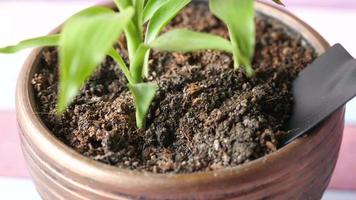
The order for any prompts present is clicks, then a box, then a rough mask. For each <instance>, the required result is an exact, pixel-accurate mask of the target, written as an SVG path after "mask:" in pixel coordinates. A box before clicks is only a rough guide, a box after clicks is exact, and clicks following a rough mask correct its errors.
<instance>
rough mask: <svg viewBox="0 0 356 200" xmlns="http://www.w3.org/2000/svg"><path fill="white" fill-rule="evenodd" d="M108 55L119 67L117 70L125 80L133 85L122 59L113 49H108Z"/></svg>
mask: <svg viewBox="0 0 356 200" xmlns="http://www.w3.org/2000/svg"><path fill="white" fill-rule="evenodd" d="M108 55H109V56H110V57H111V58H112V59H113V60H114V61H115V62H116V63H117V64H118V65H119V68H120V69H121V71H122V72H123V73H124V75H125V77H126V79H127V80H128V81H129V83H133V79H132V77H131V72H130V70H129V68H128V67H127V65H126V63H125V61H124V59H123V58H122V57H121V55H120V54H119V53H118V52H117V51H116V50H115V49H114V48H111V49H110V51H109V53H108Z"/></svg>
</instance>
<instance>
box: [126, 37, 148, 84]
mask: <svg viewBox="0 0 356 200" xmlns="http://www.w3.org/2000/svg"><path fill="white" fill-rule="evenodd" d="M148 50H149V47H148V46H146V45H145V44H141V45H140V47H139V48H138V49H137V51H136V53H135V59H134V60H133V62H132V63H131V66H130V67H131V68H130V70H131V74H132V78H133V81H134V83H140V82H142V72H143V69H142V68H143V66H144V62H145V56H146V53H147V52H148Z"/></svg>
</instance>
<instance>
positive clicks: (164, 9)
mask: <svg viewBox="0 0 356 200" xmlns="http://www.w3.org/2000/svg"><path fill="white" fill-rule="evenodd" d="M190 2H191V0H168V1H167V3H165V4H164V5H162V6H161V7H160V8H159V9H158V10H157V11H156V12H155V13H154V14H153V16H152V18H151V20H150V22H149V23H148V27H147V32H146V38H145V43H146V44H149V43H151V42H152V41H153V40H154V39H155V38H156V37H157V36H158V34H159V33H160V32H161V31H162V29H163V28H164V27H165V26H166V25H167V24H168V23H169V22H170V21H171V20H172V19H173V18H174V17H175V16H176V15H177V14H178V12H179V11H180V10H182V9H183V8H184V7H185V6H186V5H187V4H188V3H190Z"/></svg>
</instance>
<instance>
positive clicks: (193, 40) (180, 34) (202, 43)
mask: <svg viewBox="0 0 356 200" xmlns="http://www.w3.org/2000/svg"><path fill="white" fill-rule="evenodd" d="M149 46H150V47H151V48H153V49H158V50H160V51H178V52H183V53H185V52H193V51H199V50H204V49H215V50H221V51H226V52H229V53H232V46H231V44H230V41H228V40H226V39H224V38H222V37H220V36H216V35H211V34H208V33H199V32H194V31H190V30H186V29H176V30H173V31H170V32H167V33H165V34H163V35H161V36H159V37H158V38H157V39H155V40H154V41H153V42H152V43H151V44H150V45H149Z"/></svg>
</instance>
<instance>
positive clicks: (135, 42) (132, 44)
mask: <svg viewBox="0 0 356 200" xmlns="http://www.w3.org/2000/svg"><path fill="white" fill-rule="evenodd" d="M135 1H136V0H135ZM114 2H115V4H116V6H117V8H118V9H119V10H120V11H123V10H125V9H126V8H128V7H132V6H135V5H134V4H133V3H132V1H131V0H114ZM134 3H135V2H134ZM135 9H136V8H135ZM134 17H135V18H137V12H135V15H134ZM140 29H141V27H138V26H137V24H135V23H134V21H130V22H129V24H128V25H127V26H126V27H125V29H124V31H125V37H126V40H127V50H128V54H129V59H130V61H131V62H132V60H133V59H134V57H135V52H136V50H137V48H138V47H139V46H140V43H141V42H142V40H143V39H142V31H141V30H140Z"/></svg>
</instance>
